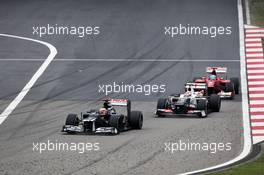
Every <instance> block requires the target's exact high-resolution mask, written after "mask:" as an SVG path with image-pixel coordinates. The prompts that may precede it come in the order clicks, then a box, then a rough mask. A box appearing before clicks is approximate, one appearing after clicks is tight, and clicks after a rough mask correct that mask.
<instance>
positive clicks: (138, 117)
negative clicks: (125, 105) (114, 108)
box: [128, 111, 143, 129]
mask: <svg viewBox="0 0 264 175" xmlns="http://www.w3.org/2000/svg"><path fill="white" fill-rule="evenodd" d="M128 122H129V125H130V126H131V127H132V128H133V129H141V128H142V126H143V114H142V112H140V111H131V113H130V116H129V118H128Z"/></svg>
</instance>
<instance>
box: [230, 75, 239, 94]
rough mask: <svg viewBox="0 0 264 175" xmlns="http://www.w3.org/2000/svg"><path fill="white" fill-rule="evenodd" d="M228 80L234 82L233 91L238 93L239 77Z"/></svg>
mask: <svg viewBox="0 0 264 175" xmlns="http://www.w3.org/2000/svg"><path fill="white" fill-rule="evenodd" d="M230 81H231V82H232V83H233V84H234V89H235V93H236V94H239V79H238V78H230Z"/></svg>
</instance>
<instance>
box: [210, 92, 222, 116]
mask: <svg viewBox="0 0 264 175" xmlns="http://www.w3.org/2000/svg"><path fill="white" fill-rule="evenodd" d="M209 104H210V109H211V110H212V111H213V112H219V111H220V108H221V98H220V97H219V95H216V94H211V95H210V97H209Z"/></svg>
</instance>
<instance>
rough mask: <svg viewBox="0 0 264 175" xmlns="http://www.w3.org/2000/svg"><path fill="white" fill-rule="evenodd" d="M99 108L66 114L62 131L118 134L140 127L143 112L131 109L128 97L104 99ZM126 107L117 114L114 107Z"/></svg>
mask: <svg viewBox="0 0 264 175" xmlns="http://www.w3.org/2000/svg"><path fill="white" fill-rule="evenodd" d="M103 101H104V103H103V106H102V108H100V109H99V110H90V111H87V112H83V113H81V114H80V115H79V116H78V114H68V116H67V118H66V122H65V125H64V126H63V128H62V132H67V133H90V134H97V133H102V134H118V133H119V132H122V131H126V130H129V129H141V128H142V125H143V114H142V112H141V111H131V101H130V100H128V99H106V100H103ZM117 106H119V107H123V109H124V107H126V108H125V111H126V112H125V113H126V114H118V113H117V112H116V108H115V107H117Z"/></svg>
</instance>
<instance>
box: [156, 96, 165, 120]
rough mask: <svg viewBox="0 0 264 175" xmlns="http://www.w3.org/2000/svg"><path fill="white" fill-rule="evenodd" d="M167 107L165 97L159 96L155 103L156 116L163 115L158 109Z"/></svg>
mask: <svg viewBox="0 0 264 175" xmlns="http://www.w3.org/2000/svg"><path fill="white" fill-rule="evenodd" d="M166 108H167V99H166V98H160V99H158V103H157V116H158V117H163V115H161V114H160V113H159V111H158V109H166Z"/></svg>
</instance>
